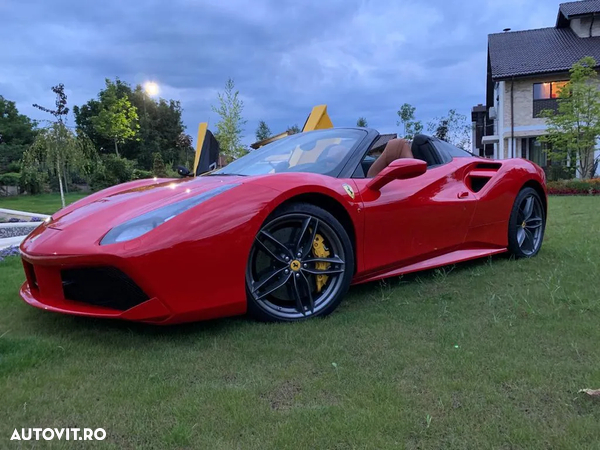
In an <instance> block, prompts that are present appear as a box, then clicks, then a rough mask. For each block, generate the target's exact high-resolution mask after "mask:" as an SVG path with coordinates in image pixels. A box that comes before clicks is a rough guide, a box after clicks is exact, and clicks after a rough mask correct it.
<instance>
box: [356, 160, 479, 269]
mask: <svg viewBox="0 0 600 450" xmlns="http://www.w3.org/2000/svg"><path fill="white" fill-rule="evenodd" d="M467 164H468V159H467V158H460V159H458V158H457V159H455V160H452V161H451V162H448V163H446V164H442V165H438V166H435V167H431V168H430V169H428V170H427V172H426V173H425V174H423V175H421V176H418V177H416V178H412V179H408V180H394V181H392V182H390V183H389V184H387V185H386V186H384V187H383V188H381V190H380V191H379V192H378V193H372V192H369V193H367V192H366V191H365V190H366V184H367V183H368V181H369V180H368V179H364V178H363V179H357V180H355V181H356V183H357V185H358V186H359V189H360V190H359V191H360V192H363V193H364V195H362V199H363V210H364V221H365V233H364V249H365V250H364V252H365V254H364V262H365V266H364V269H365V271H366V272H370V271H379V270H392V269H394V268H397V267H402V266H404V265H408V264H413V263H416V262H419V261H422V260H426V259H429V258H433V257H435V256H439V255H441V254H444V253H448V252H450V251H453V250H455V249H457V248H459V247H460V245H461V244H462V243H463V242H464V241H465V237H466V234H467V230H468V227H469V224H470V221H471V218H472V216H473V213H474V210H475V205H476V194H474V193H473V192H472V191H471V190H469V189H468V188H467V186H466V185H465V181H464V171H465V166H466V165H467Z"/></svg>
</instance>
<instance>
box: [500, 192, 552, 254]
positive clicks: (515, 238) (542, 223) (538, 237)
mask: <svg viewBox="0 0 600 450" xmlns="http://www.w3.org/2000/svg"><path fill="white" fill-rule="evenodd" d="M508 226H509V228H508V249H509V251H510V252H511V253H512V254H513V255H515V256H516V257H519V258H530V257H532V256H535V255H536V254H537V253H538V252H539V251H540V248H541V247H542V241H543V240H544V231H545V227H546V212H545V210H544V205H543V204H542V199H541V198H540V196H539V194H538V193H537V191H536V190H535V189H533V188H529V187H528V188H525V189H523V190H521V192H519V195H517V198H516V200H515V203H514V205H513V209H512V212H511V216H510V220H509V225H508Z"/></svg>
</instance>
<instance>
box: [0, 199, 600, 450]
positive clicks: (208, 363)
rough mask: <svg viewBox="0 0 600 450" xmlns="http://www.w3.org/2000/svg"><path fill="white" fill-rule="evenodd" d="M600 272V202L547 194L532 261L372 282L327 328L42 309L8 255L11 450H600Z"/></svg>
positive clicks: (2, 348) (2, 336)
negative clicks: (145, 321) (42, 438)
mask: <svg viewBox="0 0 600 450" xmlns="http://www.w3.org/2000/svg"><path fill="white" fill-rule="evenodd" d="M599 265H600V198H598V197H561V198H551V199H550V211H549V221H548V229H547V235H546V239H545V242H544V245H543V247H542V251H541V252H540V254H539V255H538V256H537V257H536V258H533V259H530V260H519V261H514V260H510V259H508V258H506V257H496V258H492V259H486V260H482V261H477V262H471V263H467V264H460V265H457V266H456V267H454V268H444V269H443V270H437V271H430V272H426V273H423V274H419V275H413V276H409V277H404V278H401V279H393V280H388V281H387V282H385V283H372V284H368V285H364V286H359V287H356V288H353V289H351V291H350V294H349V295H348V297H347V298H346V299H345V301H344V302H342V304H341V306H340V308H339V309H338V310H337V311H336V312H335V313H334V314H333V315H332V316H330V317H329V318H326V319H323V320H313V321H309V322H306V323H301V324H293V325H285V324H275V325H268V324H260V323H255V322H252V321H250V320H248V319H246V318H235V319H227V320H217V321H212V322H208V323H198V324H192V325H186V326H175V327H170V328H157V327H152V326H143V325H139V324H131V323H121V322H110V321H101V320H89V319H81V318H73V317H68V316H61V315H57V314H53V313H48V312H44V311H39V310H37V309H34V308H31V307H29V306H27V305H25V304H24V303H22V302H21V301H20V299H19V297H18V295H17V291H18V288H19V285H20V284H21V282H22V281H23V278H24V277H23V274H22V269H21V266H20V261H19V260H18V259H17V258H12V259H9V260H6V261H4V262H2V263H0V308H1V311H2V314H0V448H11V446H10V444H14V443H11V442H10V441H9V439H10V436H11V434H12V432H13V429H14V428H21V427H57V428H58V427H80V428H83V427H90V428H97V427H102V428H104V429H105V430H106V432H107V439H106V440H105V441H103V442H94V443H86V444H85V448H114V449H121V448H127V449H129V448H139V449H149V448H156V449H179V448H206V449H232V448H240V449H254V448H256V449H284V448H294V449H295V448H303V449H304V448H306V449H326V448H327V449H333V448H335V449H347V448H406V449H492V448H494V449H496V448H499V449H523V448H532V449H549V448H552V449H569V450H572V449H592V448H600V425H599V422H600V399H594V398H589V397H587V396H586V395H585V394H579V393H578V390H579V389H582V388H595V389H597V388H600V344H599V343H600V276H599V275H600V267H599ZM196 282H197V280H190V289H191V290H192V291H193V290H194V288H193V286H194V284H195V283H196ZM23 444H27V445H23V446H22V447H21V448H31V446H32V445H33V444H34V442H29V443H23ZM48 444H51V445H52V446H53V448H74V447H71V446H69V445H67V444H72V442H71V443H65V442H62V443H60V442H59V441H53V442H50V443H48V442H41V443H38V444H37V445H41V446H46V447H47V445H48ZM37 445H36V447H37ZM61 445H62V446H61ZM12 448H18V446H17V445H15V446H13V447H12ZM44 448H45V447H44Z"/></svg>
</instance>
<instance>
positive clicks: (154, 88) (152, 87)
mask: <svg viewBox="0 0 600 450" xmlns="http://www.w3.org/2000/svg"><path fill="white" fill-rule="evenodd" d="M144 91H146V94H148V95H150V96H153V95H157V94H158V84H156V83H155V82H154V81H147V82H146V83H144Z"/></svg>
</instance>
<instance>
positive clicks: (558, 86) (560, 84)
mask: <svg viewBox="0 0 600 450" xmlns="http://www.w3.org/2000/svg"><path fill="white" fill-rule="evenodd" d="M566 85H567V82H566V81H555V82H554V83H552V98H558V97H559V95H560V91H561V90H562V89H563V88H564V87H565V86H566Z"/></svg>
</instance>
